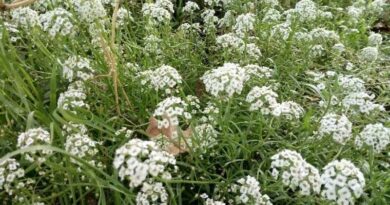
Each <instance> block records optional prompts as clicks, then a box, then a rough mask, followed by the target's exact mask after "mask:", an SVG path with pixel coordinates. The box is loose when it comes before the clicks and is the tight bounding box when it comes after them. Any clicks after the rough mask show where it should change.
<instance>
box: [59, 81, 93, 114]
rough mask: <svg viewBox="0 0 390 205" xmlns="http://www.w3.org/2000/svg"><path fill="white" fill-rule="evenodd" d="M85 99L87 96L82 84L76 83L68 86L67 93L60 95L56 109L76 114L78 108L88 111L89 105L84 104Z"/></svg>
mask: <svg viewBox="0 0 390 205" xmlns="http://www.w3.org/2000/svg"><path fill="white" fill-rule="evenodd" d="M86 99H87V94H86V93H85V88H84V85H83V83H82V82H81V81H76V82H74V83H72V84H70V85H69V87H68V90H67V91H65V92H63V93H61V94H60V97H59V98H58V102H57V107H58V108H61V109H63V110H67V111H70V112H72V113H76V109H79V108H85V109H89V105H88V104H87V103H86V102H85V100H86Z"/></svg>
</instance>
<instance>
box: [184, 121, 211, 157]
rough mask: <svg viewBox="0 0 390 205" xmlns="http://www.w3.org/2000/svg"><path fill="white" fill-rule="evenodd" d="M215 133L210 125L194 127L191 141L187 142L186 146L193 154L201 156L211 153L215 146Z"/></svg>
mask: <svg viewBox="0 0 390 205" xmlns="http://www.w3.org/2000/svg"><path fill="white" fill-rule="evenodd" d="M217 135H218V133H217V131H216V130H215V129H214V127H213V126H212V125H210V124H201V125H198V126H196V127H195V129H194V132H193V134H192V135H191V139H190V140H188V141H187V143H188V146H189V147H190V148H191V150H192V151H193V152H195V153H198V154H200V157H201V158H203V155H204V154H206V153H209V154H210V153H212V150H211V149H212V148H213V147H215V146H216V145H217Z"/></svg>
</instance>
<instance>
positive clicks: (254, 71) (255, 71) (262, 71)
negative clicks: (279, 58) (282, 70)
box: [243, 64, 274, 80]
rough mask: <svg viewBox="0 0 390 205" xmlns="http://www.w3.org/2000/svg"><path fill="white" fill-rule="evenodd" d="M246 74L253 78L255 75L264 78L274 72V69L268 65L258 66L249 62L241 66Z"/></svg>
mask: <svg viewBox="0 0 390 205" xmlns="http://www.w3.org/2000/svg"><path fill="white" fill-rule="evenodd" d="M243 68H244V69H245V70H246V72H247V74H248V75H249V76H250V77H251V78H253V77H255V78H256V80H257V79H264V78H270V77H272V75H273V74H274V71H273V70H272V69H270V68H269V67H265V66H258V65H255V64H249V65H246V66H244V67H243Z"/></svg>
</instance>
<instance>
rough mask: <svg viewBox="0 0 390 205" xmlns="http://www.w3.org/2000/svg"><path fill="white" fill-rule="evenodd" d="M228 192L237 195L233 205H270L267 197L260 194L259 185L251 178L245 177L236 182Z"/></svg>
mask: <svg viewBox="0 0 390 205" xmlns="http://www.w3.org/2000/svg"><path fill="white" fill-rule="evenodd" d="M229 191H230V192H232V193H235V194H239V195H237V196H236V198H235V203H234V204H251V205H272V203H271V202H270V198H269V197H268V195H266V194H264V195H263V194H261V192H260V184H259V182H258V181H257V180H256V178H254V177H252V176H246V177H244V178H241V179H239V180H237V182H236V183H235V184H233V185H232V186H231V188H230V190H229Z"/></svg>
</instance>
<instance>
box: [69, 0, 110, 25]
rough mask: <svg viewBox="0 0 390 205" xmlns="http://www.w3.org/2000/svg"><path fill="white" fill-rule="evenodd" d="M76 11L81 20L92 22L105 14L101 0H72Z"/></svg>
mask: <svg viewBox="0 0 390 205" xmlns="http://www.w3.org/2000/svg"><path fill="white" fill-rule="evenodd" d="M72 3H73V5H74V6H75V8H76V11H77V13H78V14H79V17H80V19H81V20H82V21H85V22H87V23H94V22H95V21H97V20H101V19H103V18H104V17H106V16H107V12H106V10H105V9H104V5H103V4H102V2H101V0H72Z"/></svg>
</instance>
